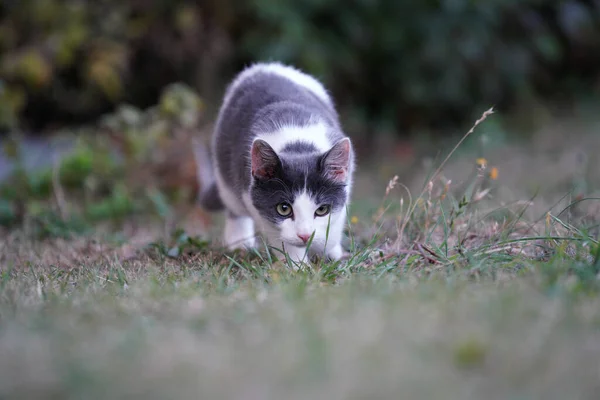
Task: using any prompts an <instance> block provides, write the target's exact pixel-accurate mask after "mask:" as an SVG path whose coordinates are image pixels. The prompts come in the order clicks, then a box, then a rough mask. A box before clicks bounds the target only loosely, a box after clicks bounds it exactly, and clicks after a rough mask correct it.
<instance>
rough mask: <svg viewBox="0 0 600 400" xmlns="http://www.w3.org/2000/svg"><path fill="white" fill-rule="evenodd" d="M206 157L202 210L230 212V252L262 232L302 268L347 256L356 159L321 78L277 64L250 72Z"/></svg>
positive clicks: (236, 83)
mask: <svg viewBox="0 0 600 400" xmlns="http://www.w3.org/2000/svg"><path fill="white" fill-rule="evenodd" d="M205 150H206V149H204V151H200V153H199V156H198V158H199V159H205V160H206V159H208V157H210V159H212V162H210V164H211V165H210V168H207V167H209V165H205V166H204V167H203V168H200V169H201V170H199V171H198V172H199V175H200V177H201V178H200V180H201V181H202V182H201V186H202V187H203V188H204V189H203V190H202V192H201V194H200V204H201V205H202V206H203V207H204V208H205V209H206V210H208V211H213V212H214V211H221V210H225V212H226V220H225V228H224V242H225V243H224V244H225V245H226V246H227V247H228V248H229V249H231V250H234V249H238V248H254V247H255V246H256V239H255V235H256V234H255V229H257V228H258V230H259V231H260V232H261V233H262V234H263V236H264V239H265V241H266V243H267V244H268V245H269V246H271V247H274V248H277V249H280V250H283V251H285V252H286V253H287V254H288V255H289V257H290V258H291V259H292V260H293V261H295V262H302V261H304V260H306V259H308V258H310V257H312V255H315V254H316V255H321V256H325V257H327V258H329V259H331V260H339V259H340V258H342V256H343V253H344V252H343V249H342V238H343V230H344V223H345V221H346V208H347V206H348V205H349V201H350V195H351V189H352V183H353V173H354V168H355V161H354V159H355V156H354V150H353V147H352V143H351V141H350V138H348V137H347V136H346V135H345V134H344V133H343V131H342V128H341V124H340V121H339V116H338V114H337V111H336V109H335V105H334V103H333V100H332V99H331V97H330V96H329V94H328V92H327V90H326V89H325V87H324V86H323V85H322V84H321V83H320V82H319V81H318V80H317V79H316V78H314V77H312V76H310V75H308V74H306V73H304V72H302V71H300V70H299V69H297V68H295V67H292V66H289V65H285V64H282V63H277V62H269V63H257V64H253V65H251V66H249V67H247V68H246V69H244V70H243V71H241V72H240V73H239V74H238V75H237V76H236V77H235V78H234V79H233V81H232V82H231V83H230V84H229V86H228V87H227V89H226V91H225V95H224V98H223V101H222V104H221V107H220V110H219V113H218V116H217V120H216V123H215V126H214V131H213V136H212V142H211V151H210V154H209V153H208V152H207V151H205ZM307 245H310V246H309V247H308V246H307ZM307 247H308V250H309V251H307Z"/></svg>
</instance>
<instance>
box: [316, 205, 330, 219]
mask: <svg viewBox="0 0 600 400" xmlns="http://www.w3.org/2000/svg"><path fill="white" fill-rule="evenodd" d="M329 208H330V207H329V206H328V205H327V204H325V205H322V206H321V207H319V208H317V209H316V210H315V215H316V216H317V217H324V216H325V215H327V214H329Z"/></svg>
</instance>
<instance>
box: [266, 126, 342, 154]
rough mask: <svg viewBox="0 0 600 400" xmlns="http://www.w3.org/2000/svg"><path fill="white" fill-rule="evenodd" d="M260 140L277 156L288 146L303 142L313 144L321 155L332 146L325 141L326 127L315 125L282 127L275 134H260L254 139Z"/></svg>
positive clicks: (327, 140)
mask: <svg viewBox="0 0 600 400" xmlns="http://www.w3.org/2000/svg"><path fill="white" fill-rule="evenodd" d="M256 138H257V139H262V140H264V141H265V142H267V143H269V145H270V146H271V147H272V148H273V150H275V153H277V154H279V153H280V152H281V150H283V148H284V147H285V146H286V145H287V144H288V143H293V142H297V141H305V142H309V143H311V144H313V145H314V146H315V147H316V148H317V150H318V151H319V152H321V153H324V152H326V151H327V150H329V149H330V148H331V147H332V146H333V145H332V144H331V143H330V142H329V139H327V126H326V125H325V124H323V123H316V124H314V125H309V126H304V127H302V126H282V127H281V128H280V129H279V130H278V131H277V132H269V133H261V134H260V135H258V136H257V137H256Z"/></svg>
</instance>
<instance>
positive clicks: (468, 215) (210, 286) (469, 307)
mask: <svg viewBox="0 0 600 400" xmlns="http://www.w3.org/2000/svg"><path fill="white" fill-rule="evenodd" d="M448 159H449V158H447V159H446V160H448ZM474 161H475V160H474ZM444 164H445V162H444V163H442V165H441V166H440V168H437V169H435V173H433V174H428V175H427V176H428V178H427V179H426V180H425V185H423V186H421V188H420V189H419V190H418V191H414V190H410V189H409V188H408V187H404V186H403V185H402V184H401V183H400V182H401V180H399V179H397V178H392V179H391V180H389V182H388V181H387V180H385V181H383V182H381V181H377V180H376V179H374V176H375V174H374V173H372V172H368V173H364V174H363V175H362V176H359V177H358V179H357V183H356V193H357V195H356V196H355V197H357V198H358V199H357V200H356V202H355V204H354V205H353V208H352V210H351V213H350V214H349V216H348V219H349V221H350V224H349V226H350V231H349V240H348V243H347V247H348V248H349V249H350V256H349V258H348V259H346V260H343V261H339V262H324V261H317V262H316V263H315V264H314V265H313V266H312V267H307V268H301V269H299V270H294V269H293V268H290V265H289V263H290V261H289V260H286V259H285V258H283V257H281V256H279V255H278V253H277V252H276V251H269V252H251V253H244V252H237V253H227V252H224V251H222V249H220V248H219V247H218V245H217V244H216V243H215V242H214V241H212V240H211V238H212V237H213V236H212V232H209V233H208V234H205V235H198V236H196V235H193V234H190V233H189V232H188V231H186V230H173V229H165V226H168V227H171V226H172V223H171V221H169V223H168V224H167V223H166V222H165V223H164V224H159V225H158V226H154V225H152V224H150V223H148V221H145V222H143V223H140V221H139V220H136V219H134V218H130V219H129V220H128V221H127V222H126V223H124V224H122V225H120V228H119V229H117V230H116V231H115V229H114V227H110V229H104V228H103V227H98V226H97V227H96V228H95V229H94V230H93V231H92V232H89V231H86V232H85V233H77V234H75V235H73V234H71V235H64V234H62V233H64V231H65V230H68V229H63V228H64V227H63V226H62V225H61V229H60V232H61V234H60V235H56V234H54V235H53V234H47V235H44V238H43V239H40V238H39V235H32V234H31V231H30V229H29V228H28V227H27V226H23V227H21V228H12V229H11V230H6V231H4V232H2V233H0V234H1V235H2V241H1V242H0V398H2V399H5V398H6V399H12V398H15V399H16V398H18V399H25V398H26V399H36V398H44V399H47V398H56V399H79V398H85V399H109V398H110V399H115V398H144V399H155V398H156V399H164V398H199V397H201V398H209V399H220V398H223V399H232V398H235V399H307V398H311V399H313V398H314V399H321V398H323V399H325V398H326V399H364V398H398V397H401V398H408V399H410V398H423V399H435V398H443V399H480V398H483V397H489V398H493V399H538V398H547V399H565V398H568V399H588V398H590V399H592V398H596V396H597V393H598V391H599V390H600V384H599V383H598V382H599V381H598V371H600V341H599V340H600V336H599V335H600V296H599V295H598V294H599V289H600V285H599V283H600V282H599V281H598V276H599V275H598V273H599V272H600V246H599V245H598V225H597V224H598V215H597V213H595V212H594V210H595V208H594V207H595V206H596V205H597V200H594V199H593V196H588V197H589V198H587V200H586V198H585V197H584V198H577V199H569V198H568V196H567V197H565V198H564V199H560V200H561V201H559V202H556V205H555V207H552V208H549V209H547V210H546V212H544V213H543V214H542V215H540V216H538V217H537V218H531V217H529V216H528V215H527V213H528V210H529V207H530V205H531V201H530V200H531V199H528V201H526V202H519V201H514V202H513V201H508V202H501V204H499V202H500V199H499V197H500V196H501V190H500V189H501V186H500V184H499V183H498V180H497V177H498V176H497V175H498V171H495V172H494V170H493V169H492V167H490V166H488V165H487V161H486V160H476V161H475V162H473V161H471V163H470V167H469V170H468V171H467V172H464V171H463V175H464V176H467V178H464V179H463V181H462V182H457V183H452V182H450V181H449V179H448V178H447V177H446V176H445V175H444V170H445V167H446V166H445V165H444ZM443 167H444V168H443ZM449 167H450V168H452V166H451V165H450V166H449ZM502 171H503V170H502V168H500V173H502ZM374 181H375V183H374ZM372 185H375V186H378V187H379V191H378V193H382V194H383V195H382V196H379V195H377V194H374V195H371V196H370V197H369V196H368V195H367V193H369V192H371V193H372V190H370V189H368V188H369V187H372ZM411 193H416V195H414V196H412V197H411V196H410V194H411ZM382 197H383V199H382ZM158 203H160V202H158ZM158 203H157V204H158ZM61 223H65V222H64V221H62V222H61ZM67 225H68V224H67ZM48 226H49V227H53V226H54V225H53V224H52V223H51V222H48ZM49 232H50V233H51V232H53V230H52V229H49ZM171 232H173V233H172V234H171Z"/></svg>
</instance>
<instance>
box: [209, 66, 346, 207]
mask: <svg viewBox="0 0 600 400" xmlns="http://www.w3.org/2000/svg"><path fill="white" fill-rule="evenodd" d="M317 121H318V122H319V123H320V124H321V125H320V126H323V127H324V128H323V130H322V132H323V134H320V133H318V134H317V136H318V137H317V138H315V142H316V143H317V144H318V145H319V146H317V147H318V148H321V147H322V148H323V149H325V148H328V146H329V145H330V144H331V140H332V137H330V136H331V135H332V134H333V135H335V136H337V135H338V134H341V130H340V129H339V122H338V116H337V113H336V110H335V106H334V104H333V101H332V100H331V98H330V96H329V94H328V93H327V91H326V89H325V88H324V86H323V85H322V84H321V83H320V82H319V81H318V80H317V79H315V78H314V77H312V76H310V75H308V74H306V73H304V72H302V71H300V70H298V69H296V68H293V67H291V66H287V65H284V64H281V63H258V64H254V65H252V66H250V67H248V68H246V69H245V70H243V71H242V72H240V73H239V74H238V75H237V76H236V78H234V80H233V81H232V83H231V84H230V85H229V86H228V88H227V90H226V92H225V96H224V99H223V102H222V104H221V109H220V111H219V116H218V118H217V123H216V125H215V132H214V135H213V154H214V157H215V164H216V175H217V181H219V186H220V187H221V193H222V195H223V197H225V198H232V197H237V198H238V199H239V196H240V194H241V192H242V191H244V190H245V189H247V188H248V185H249V177H250V173H249V170H250V165H249V163H250V160H249V151H250V147H251V143H252V141H253V139H254V138H256V137H261V138H264V139H265V140H267V141H268V142H269V143H270V144H271V145H273V144H281V145H283V144H284V143H285V142H287V141H288V140H287V139H286V138H285V137H284V136H286V135H283V136H282V135H281V134H280V133H281V131H282V128H284V127H287V128H290V127H291V128H292V136H295V135H304V132H296V131H294V130H293V128H294V127H306V126H309V125H314V124H315V122H317ZM287 132H288V133H289V132H290V131H289V130H288V131H287ZM319 132H320V131H319ZM263 135H266V136H267V137H263ZM326 136H327V137H326ZM277 147H281V146H274V148H275V149H276V150H277ZM321 150H322V149H321ZM230 203H231V204H233V202H230ZM230 208H231V207H230Z"/></svg>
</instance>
